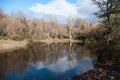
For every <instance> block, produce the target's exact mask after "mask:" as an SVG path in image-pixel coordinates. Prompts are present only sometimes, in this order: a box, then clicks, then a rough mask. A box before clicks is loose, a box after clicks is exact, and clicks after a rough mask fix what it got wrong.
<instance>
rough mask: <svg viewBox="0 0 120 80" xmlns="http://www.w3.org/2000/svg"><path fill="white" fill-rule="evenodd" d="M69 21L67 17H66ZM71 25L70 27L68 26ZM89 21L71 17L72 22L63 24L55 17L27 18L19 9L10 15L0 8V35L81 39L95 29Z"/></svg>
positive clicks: (4, 36)
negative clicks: (45, 18)
mask: <svg viewBox="0 0 120 80" xmlns="http://www.w3.org/2000/svg"><path fill="white" fill-rule="evenodd" d="M68 21H69V19H68ZM70 25H72V28H70ZM95 28H96V26H94V25H93V24H91V23H88V22H86V21H84V20H82V19H73V20H72V23H69V22H68V23H67V24H63V23H61V22H60V21H58V20H57V19H56V18H55V17H53V16H49V17H47V20H44V19H35V18H32V19H28V18H27V17H26V16H25V15H24V13H23V12H21V11H12V12H11V16H9V15H7V14H5V13H4V12H3V11H2V9H1V10H0V37H1V38H10V39H14V40H23V39H26V38H27V39H30V40H31V39H50V38H59V39H65V38H67V39H69V38H70V36H71V38H72V39H82V38H83V36H84V37H85V36H86V35H87V33H88V32H90V31H92V30H93V29H95Z"/></svg>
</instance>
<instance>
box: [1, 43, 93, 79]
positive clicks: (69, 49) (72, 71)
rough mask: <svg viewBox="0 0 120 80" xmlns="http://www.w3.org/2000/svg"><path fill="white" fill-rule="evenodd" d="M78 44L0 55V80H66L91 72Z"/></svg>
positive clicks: (87, 57) (86, 52)
mask: <svg viewBox="0 0 120 80" xmlns="http://www.w3.org/2000/svg"><path fill="white" fill-rule="evenodd" d="M90 52H91V51H90V50H89V49H88V48H86V47H85V46H81V45H79V44H69V43H68V44H67V43H66V44H60V43H59V44H40V45H36V46H32V47H30V48H28V49H27V50H24V49H21V50H17V51H14V52H10V53H6V54H1V55H0V80H66V79H69V78H71V77H74V76H77V75H80V74H83V73H85V72H87V71H88V70H91V69H93V68H94V65H93V62H92V58H91V56H90Z"/></svg>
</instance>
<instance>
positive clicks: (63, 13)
mask: <svg viewBox="0 0 120 80" xmlns="http://www.w3.org/2000/svg"><path fill="white" fill-rule="evenodd" d="M0 7H1V8H2V9H3V11H4V12H5V13H10V11H12V10H20V11H22V12H24V13H25V14H27V15H30V16H33V17H38V18H42V17H44V16H46V15H54V16H60V17H65V18H68V17H80V18H82V19H85V20H87V21H90V22H92V21H95V20H96V17H95V16H94V15H93V13H94V12H96V11H97V7H96V6H95V5H92V2H91V0H0Z"/></svg>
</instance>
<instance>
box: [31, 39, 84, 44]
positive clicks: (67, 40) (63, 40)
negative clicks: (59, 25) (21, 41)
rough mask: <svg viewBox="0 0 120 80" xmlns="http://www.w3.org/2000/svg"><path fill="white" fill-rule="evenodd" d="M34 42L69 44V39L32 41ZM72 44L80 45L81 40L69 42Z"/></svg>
mask: <svg viewBox="0 0 120 80" xmlns="http://www.w3.org/2000/svg"><path fill="white" fill-rule="evenodd" d="M33 41H34V42H41V43H46V44H51V43H68V42H70V39H46V40H33ZM71 42H73V43H81V42H82V41H81V40H71Z"/></svg>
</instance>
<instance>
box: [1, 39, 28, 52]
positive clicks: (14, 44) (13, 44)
mask: <svg viewBox="0 0 120 80" xmlns="http://www.w3.org/2000/svg"><path fill="white" fill-rule="evenodd" d="M27 45H28V41H27V40H23V41H14V40H4V39H1V40H0V53H5V52H11V51H13V50H16V49H20V48H26V47H27Z"/></svg>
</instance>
